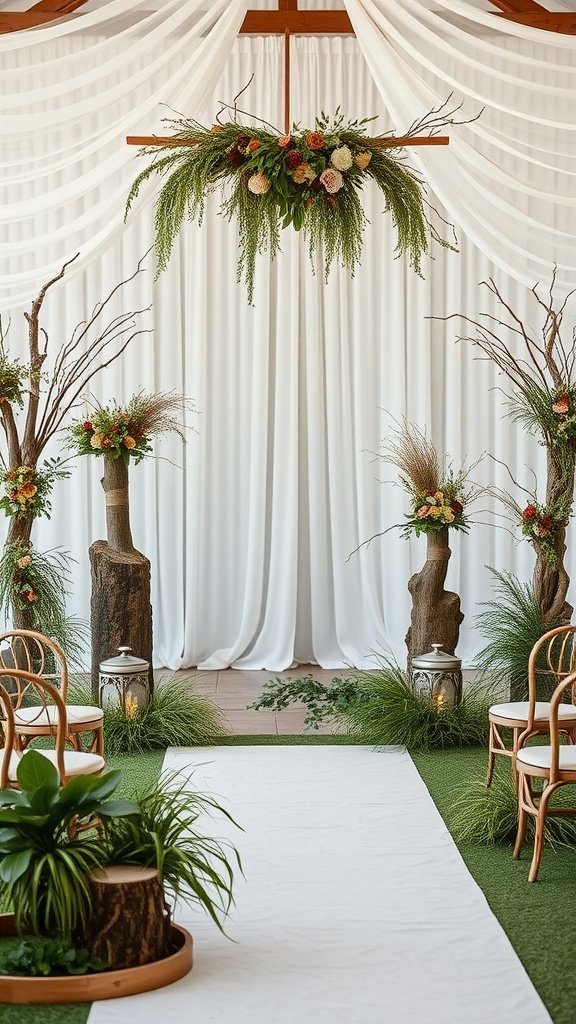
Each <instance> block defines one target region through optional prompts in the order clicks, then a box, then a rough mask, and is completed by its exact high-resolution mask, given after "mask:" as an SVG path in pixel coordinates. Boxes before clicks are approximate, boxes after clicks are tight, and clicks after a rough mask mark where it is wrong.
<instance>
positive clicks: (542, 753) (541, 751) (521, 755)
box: [516, 744, 576, 772]
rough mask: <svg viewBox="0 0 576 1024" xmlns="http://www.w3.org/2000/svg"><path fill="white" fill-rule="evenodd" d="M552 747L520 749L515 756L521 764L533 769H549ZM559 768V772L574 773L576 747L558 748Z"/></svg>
mask: <svg viewBox="0 0 576 1024" xmlns="http://www.w3.org/2000/svg"><path fill="white" fill-rule="evenodd" d="M551 751H552V747H522V749H521V750H519V751H518V754H517V755H516V757H517V760H518V761H520V762H521V763H522V764H525V765H530V766H532V767H533V768H549V767H550V758H551ZM559 767H560V770H561V771H566V772H572V771H573V772H576V746H573V745H572V744H567V745H566V746H561V747H560V759H559Z"/></svg>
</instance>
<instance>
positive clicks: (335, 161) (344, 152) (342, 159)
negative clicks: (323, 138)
mask: <svg viewBox="0 0 576 1024" xmlns="http://www.w3.org/2000/svg"><path fill="white" fill-rule="evenodd" d="M353 162H354V161H353V159H352V153H351V152H350V150H349V148H348V146H338V149H335V150H333V152H332V155H331V157H330V163H331V164H332V166H333V167H335V168H336V170H337V171H349V170H350V168H351V167H352V164H353Z"/></svg>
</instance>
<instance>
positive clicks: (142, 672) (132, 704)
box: [98, 647, 150, 715]
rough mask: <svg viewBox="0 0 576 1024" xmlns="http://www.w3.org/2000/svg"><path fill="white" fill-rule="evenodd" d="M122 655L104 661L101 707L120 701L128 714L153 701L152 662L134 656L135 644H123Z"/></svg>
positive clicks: (101, 678) (120, 650) (102, 667)
mask: <svg viewBox="0 0 576 1024" xmlns="http://www.w3.org/2000/svg"><path fill="white" fill-rule="evenodd" d="M118 650H119V652H120V656H119V657H118V658H108V660H107V661H102V662H101V663H100V675H99V686H98V693H99V699H100V706H101V707H104V706H105V705H106V704H112V703H119V704H120V705H121V707H122V710H123V711H124V712H125V714H127V715H130V714H136V712H137V711H138V708H143V707H146V706H147V705H148V704H149V703H150V682H149V678H148V669H149V668H150V664H149V662H147V661H145V660H144V658H134V657H132V655H131V654H130V651H131V650H132V648H131V647H119V648H118Z"/></svg>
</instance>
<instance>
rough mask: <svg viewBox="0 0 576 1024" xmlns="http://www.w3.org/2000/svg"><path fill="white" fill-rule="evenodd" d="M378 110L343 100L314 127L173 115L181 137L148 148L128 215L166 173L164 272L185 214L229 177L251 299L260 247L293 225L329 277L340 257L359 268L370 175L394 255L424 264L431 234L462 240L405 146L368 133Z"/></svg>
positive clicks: (229, 207)
mask: <svg viewBox="0 0 576 1024" xmlns="http://www.w3.org/2000/svg"><path fill="white" fill-rule="evenodd" d="M445 108H446V104H443V105H442V107H440V108H438V109H437V110H433V111H431V112H430V113H429V114H428V115H426V116H425V117H423V118H421V119H420V120H419V121H418V122H415V123H414V124H413V125H412V126H411V128H410V129H409V131H408V132H407V135H406V136H405V137H409V136H410V135H416V134H418V133H420V132H422V131H426V130H428V131H429V132H430V133H431V134H435V133H436V132H437V131H438V130H439V128H440V127H442V126H443V125H446V124H449V123H453V122H452V120H451V117H450V113H453V112H449V113H446V110H445ZM249 116H250V115H249ZM256 120H259V119H258V118H256ZM372 120H374V118H362V119H360V120H349V121H347V120H345V118H344V116H343V114H342V113H341V112H340V109H339V108H338V109H337V110H336V113H335V115H334V117H333V118H330V117H328V116H327V115H326V114H325V113H322V114H321V115H320V116H319V117H317V118H316V120H315V124H314V128H313V129H310V128H301V127H300V126H299V125H296V124H295V125H293V127H292V130H291V132H289V133H288V134H281V133H280V132H277V131H275V130H272V131H268V130H265V129H264V128H262V127H259V126H258V127H254V126H247V125H241V124H238V123H237V122H227V123H218V124H214V125H212V127H211V128H206V127H205V126H203V125H201V124H199V123H198V122H197V121H195V120H193V119H187V118H179V119H175V120H168V121H167V122H166V123H167V124H168V126H169V130H170V132H171V135H172V138H173V145H172V147H171V146H170V144H168V145H163V146H162V148H161V149H160V150H158V147H155V146H153V145H152V146H147V147H144V148H143V149H141V151H140V153H141V155H142V156H153V157H154V159H153V161H152V163H151V164H149V165H148V167H146V168H145V169H144V170H143V171H141V172H140V174H139V175H138V176H137V178H136V179H135V181H134V183H133V184H132V187H131V189H130V193H129V196H128V200H127V204H126V215H127V214H128V212H129V210H130V207H131V205H132V203H133V202H134V201H135V199H136V198H137V196H138V194H139V192H140V189H141V188H142V186H143V185H144V183H145V182H146V181H147V180H148V179H149V178H151V177H152V176H155V175H157V176H158V177H159V178H161V179H163V181H164V183H163V184H162V187H161V189H160V193H159V195H158V199H157V202H156V214H155V236H156V255H157V260H158V272H159V273H160V272H161V271H163V270H165V269H166V266H167V264H168V262H169V260H170V256H171V253H172V249H173V245H174V241H175V239H176V237H177V235H178V234H179V232H180V230H181V228H182V224H183V222H184V220H186V219H188V220H191V221H196V222H197V223H198V224H201V223H202V219H203V216H204V208H205V201H206V198H207V196H208V195H210V193H212V192H214V191H215V190H216V189H217V188H219V187H221V186H224V187H225V188H226V187H227V189H228V190H227V191H226V192H225V194H224V197H223V200H222V205H221V213H222V214H223V215H224V216H225V217H226V218H227V219H228V220H232V219H236V221H237V223H238V233H239V249H240V252H239V258H238V280H239V281H240V280H242V279H243V278H244V279H245V281H246V285H247V290H248V301H249V302H250V303H251V302H252V299H253V294H254V274H255V266H256V256H257V255H258V254H259V253H265V252H269V253H270V256H271V258H272V259H274V257H275V256H276V254H277V252H278V251H279V249H280V231H281V229H283V228H286V227H289V226H291V227H293V228H294V229H295V230H296V231H300V230H302V231H303V232H304V234H305V235H306V236H307V238H308V245H309V253H310V258H311V260H312V262H313V261H314V256H315V254H316V252H317V250H318V249H322V252H323V260H324V268H325V274H326V277H327V276H328V274H329V272H330V268H331V266H332V264H333V263H334V262H340V263H341V264H342V265H343V266H345V267H346V268H347V269H348V270H349V271H350V273H351V274H354V270H355V269H356V267H357V266H358V265H359V263H360V259H361V255H362V244H363V233H364V229H365V227H366V225H367V223H368V221H367V217H366V214H365V213H364V210H363V208H362V204H361V202H360V192H361V190H362V189H363V188H364V186H365V185H366V184H367V182H368V181H369V180H372V181H373V182H374V183H375V184H376V186H377V187H378V188H379V189H380V191H381V192H382V194H383V196H384V200H385V209H386V210H387V211H389V212H390V213H391V215H392V219H393V222H394V226H395V228H396V234H397V245H396V255H398V256H400V255H406V256H407V257H408V260H409V262H410V265H411V266H412V267H413V268H414V270H415V271H416V273H418V274H420V272H421V263H422V257H423V255H424V254H425V253H426V252H427V250H428V247H429V242H430V240H431V239H432V240H434V241H437V242H439V243H440V244H441V245H443V246H445V247H447V248H451V249H454V246H453V245H452V244H451V243H449V242H447V241H446V240H445V239H444V238H443V237H442V236H441V234H440V233H439V230H438V229H437V228H436V227H435V226H434V225H433V224H432V223H431V221H430V219H429V215H428V210H429V205H428V202H427V200H426V196H425V186H424V182H423V181H422V179H421V177H420V176H419V175H418V174H417V173H416V171H415V170H414V169H413V168H411V167H409V166H408V165H407V164H406V163H405V162H404V154H403V148H402V146H398V145H397V146H394V142H393V139H392V138H390V137H387V136H380V137H379V138H376V139H371V138H369V137H368V135H367V130H366V126H367V125H368V124H369V123H370V122H371V121H372ZM261 123H264V122H261ZM183 143H184V145H183ZM167 150H168V152H167Z"/></svg>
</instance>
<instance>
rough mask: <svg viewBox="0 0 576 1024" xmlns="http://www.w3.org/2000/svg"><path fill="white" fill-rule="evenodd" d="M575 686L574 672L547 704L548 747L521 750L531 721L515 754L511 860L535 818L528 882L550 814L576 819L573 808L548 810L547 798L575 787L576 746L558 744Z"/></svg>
mask: <svg viewBox="0 0 576 1024" xmlns="http://www.w3.org/2000/svg"><path fill="white" fill-rule="evenodd" d="M574 686H576V672H573V673H572V674H571V675H569V676H567V677H565V678H563V679H562V680H561V681H560V682H559V683H558V686H557V687H556V689H555V690H554V693H553V695H552V697H551V700H550V705H549V708H550V710H549V718H548V726H549V731H550V743H549V744H546V745H545V746H544V745H543V746H529V747H526V746H523V744H524V743H525V741H526V740H527V739H529V737H530V736H533V735H534V733H533V731H532V729H531V726H530V721H529V724H528V726H527V728H526V729H525V731H524V732H523V733H521V735H520V738H519V744H520V746H519V750H518V752H517V754H516V771H517V773H518V832H517V835H516V845H515V847H514V860H518V858H519V856H520V852H521V850H522V846H523V845H524V839H525V837H526V825H527V821H528V815H529V814H531V815H532V816H533V817H535V818H536V837H535V840H534V853H533V856H532V864H531V865H530V873H529V875H528V881H529V882H535V881H536V879H537V877H538V870H539V868H540V861H541V859H542V849H543V845H544V828H545V825H546V817H547V815H549V814H557V815H563V816H565V817H567V816H571V817H573V816H576V807H574V805H572V806H568V807H560V806H556V805H554V806H552V807H551V806H550V798H551V796H552V794H553V793H555V792H556V790H557V789H559V788H560V787H561V786H565V785H574V784H575V783H576V746H574V744H561V743H560V735H561V733H562V731H563V729H562V726H563V724H564V723H563V721H562V719H561V717H560V710H561V708H562V706H563V705H562V703H561V701H562V696H563V694H564V692H565V691H566V690H567V689H568V688H569V687H574ZM535 779H539V780H541V782H540V783H539V787H538V789H535V788H534V780H535Z"/></svg>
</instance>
